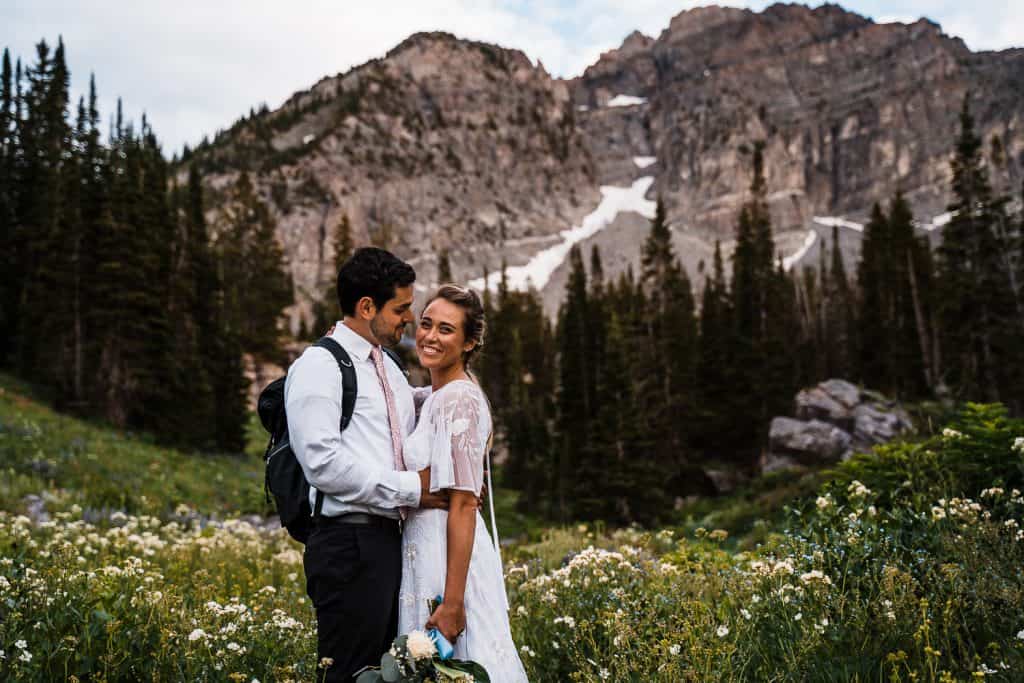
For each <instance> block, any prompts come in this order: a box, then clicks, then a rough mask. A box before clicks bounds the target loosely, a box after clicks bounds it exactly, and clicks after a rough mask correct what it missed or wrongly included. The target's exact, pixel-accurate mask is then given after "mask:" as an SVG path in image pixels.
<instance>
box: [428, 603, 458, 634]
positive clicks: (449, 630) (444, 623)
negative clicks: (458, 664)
mask: <svg viewBox="0 0 1024 683" xmlns="http://www.w3.org/2000/svg"><path fill="white" fill-rule="evenodd" d="M432 628H436V629H437V630H438V631H440V632H441V633H442V634H443V635H444V637H445V638H447V639H448V642H449V643H452V644H453V645H454V644H455V639H456V638H458V637H459V636H460V635H461V634H462V632H463V631H464V630H466V606H465V605H464V604H463V603H461V602H448V601H447V600H446V601H444V602H442V603H441V604H440V605H438V607H437V609H436V610H434V613H433V614H431V615H430V618H429V619H427V629H432Z"/></svg>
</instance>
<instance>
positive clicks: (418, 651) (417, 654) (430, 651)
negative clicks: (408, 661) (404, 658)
mask: <svg viewBox="0 0 1024 683" xmlns="http://www.w3.org/2000/svg"><path fill="white" fill-rule="evenodd" d="M405 648H406V649H407V650H408V651H409V654H410V655H412V658H413V659H429V658H430V657H433V656H434V655H435V654H437V648H436V647H435V646H434V641H432V640H431V639H430V636H428V635H427V634H426V633H424V632H423V631H412V632H411V633H410V634H409V637H408V639H407V640H406V641H405Z"/></svg>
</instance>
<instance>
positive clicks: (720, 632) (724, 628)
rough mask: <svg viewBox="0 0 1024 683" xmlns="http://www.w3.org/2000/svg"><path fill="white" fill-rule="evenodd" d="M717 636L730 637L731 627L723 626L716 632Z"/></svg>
mask: <svg viewBox="0 0 1024 683" xmlns="http://www.w3.org/2000/svg"><path fill="white" fill-rule="evenodd" d="M715 635H716V636H718V637H719V638H725V637H726V636H727V635H729V627H728V626H726V625H725V624H722V625H721V626H719V627H718V629H717V630H716V631H715Z"/></svg>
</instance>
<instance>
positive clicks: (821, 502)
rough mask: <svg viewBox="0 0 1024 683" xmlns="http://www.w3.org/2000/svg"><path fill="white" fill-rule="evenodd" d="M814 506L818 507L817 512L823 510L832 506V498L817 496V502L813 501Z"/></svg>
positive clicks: (829, 496)
mask: <svg viewBox="0 0 1024 683" xmlns="http://www.w3.org/2000/svg"><path fill="white" fill-rule="evenodd" d="M814 504H815V505H817V506H818V509H819V510H824V509H826V508H827V507H829V506H830V505H832V496H831V495H828V496H818V500H816V501H814Z"/></svg>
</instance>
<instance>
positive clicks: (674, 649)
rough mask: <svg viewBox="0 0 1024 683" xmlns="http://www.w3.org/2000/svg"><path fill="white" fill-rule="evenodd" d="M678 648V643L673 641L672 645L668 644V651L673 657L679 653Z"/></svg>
mask: <svg viewBox="0 0 1024 683" xmlns="http://www.w3.org/2000/svg"><path fill="white" fill-rule="evenodd" d="M680 649H681V648H680V647H679V644H678V643H673V644H672V645H670V646H669V648H668V653H669V654H670V655H672V656H673V657H675V656H676V655H677V654H679V650H680Z"/></svg>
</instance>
